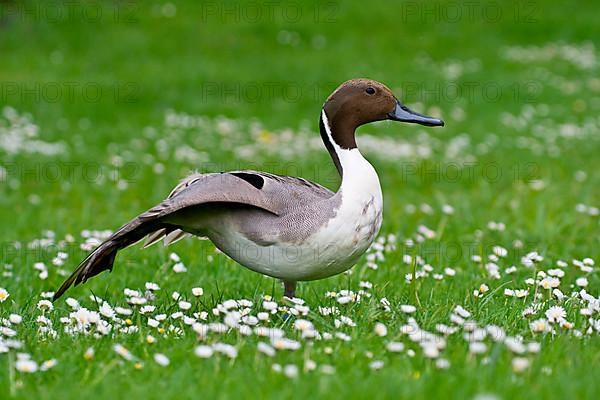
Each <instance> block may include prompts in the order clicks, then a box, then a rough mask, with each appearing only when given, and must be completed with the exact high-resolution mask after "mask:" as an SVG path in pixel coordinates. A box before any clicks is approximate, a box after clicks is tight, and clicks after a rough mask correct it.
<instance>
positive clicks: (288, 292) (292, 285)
mask: <svg viewBox="0 0 600 400" xmlns="http://www.w3.org/2000/svg"><path fill="white" fill-rule="evenodd" d="M283 287H284V291H283V295H284V296H285V297H288V298H290V299H291V298H293V297H295V296H296V282H295V281H283Z"/></svg>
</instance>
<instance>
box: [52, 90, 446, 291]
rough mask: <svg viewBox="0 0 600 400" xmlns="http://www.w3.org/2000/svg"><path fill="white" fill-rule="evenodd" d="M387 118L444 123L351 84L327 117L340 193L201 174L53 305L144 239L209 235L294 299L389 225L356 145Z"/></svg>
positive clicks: (78, 276) (325, 130) (262, 177)
mask: <svg viewBox="0 0 600 400" xmlns="http://www.w3.org/2000/svg"><path fill="white" fill-rule="evenodd" d="M381 120H392V121H400V122H409V123H417V124H421V125H426V126H443V125H444V122H443V121H442V120H440V119H437V118H432V117H427V116H425V115H421V114H418V113H416V112H414V111H412V110H410V109H408V108H407V107H406V106H404V105H403V104H402V103H400V101H398V99H396V97H395V96H394V95H393V93H392V92H391V91H390V89H388V88H387V87H386V86H385V85H383V84H381V83H379V82H376V81H373V80H368V79H353V80H350V81H347V82H345V83H343V84H342V85H341V86H340V87H339V88H337V89H336V90H335V91H334V92H333V93H332V94H331V96H329V98H328V99H327V101H326V102H325V104H324V106H323V109H322V110H321V115H320V119H319V127H320V131H321V138H322V139H323V142H324V144H325V147H326V148H327V150H328V151H329V153H330V155H331V158H332V160H333V162H334V164H335V166H336V168H337V170H338V172H339V174H340V176H341V185H340V187H339V189H338V191H337V192H336V193H333V192H331V191H330V190H328V189H326V188H324V187H323V186H321V185H318V184H316V183H313V182H310V181H308V180H306V179H303V178H299V177H292V176H279V175H274V174H268V173H265V172H259V171H234V172H222V173H209V174H200V173H197V174H193V175H191V176H188V177H187V178H185V179H184V180H183V181H182V182H181V183H179V185H177V186H176V187H175V189H173V191H172V192H171V194H170V195H169V196H168V197H167V199H165V200H164V201H162V202H161V203H159V204H158V205H156V206H155V207H152V208H151V209H149V210H148V211H146V212H144V213H142V214H140V215H138V216H137V217H135V218H134V219H133V220H131V221H129V222H128V223H126V224H125V225H123V226H122V227H121V228H119V229H118V230H117V231H116V232H115V233H114V234H113V235H112V236H110V237H109V238H108V239H107V240H106V241H104V242H103V243H102V244H100V246H98V247H97V248H96V249H95V250H94V251H92V253H90V254H89V255H88V256H87V257H86V258H85V259H84V260H83V261H82V262H81V264H80V265H79V267H78V268H77V270H75V272H74V273H73V274H72V275H71V276H70V277H69V278H68V279H67V280H66V281H65V282H64V283H63V284H62V286H61V287H60V288H59V289H58V291H57V292H56V294H55V295H54V299H57V298H59V297H60V296H61V295H62V294H63V293H64V292H65V291H66V290H67V289H68V288H69V287H70V286H71V285H72V284H75V285H77V284H79V283H82V282H86V281H87V280H88V279H89V278H91V277H93V276H95V275H97V274H99V273H100V272H102V271H105V270H112V268H113V263H114V261H115V256H116V255H117V252H118V251H119V250H121V249H123V248H125V247H127V246H130V245H132V244H135V243H137V242H138V241H140V240H141V239H143V238H144V237H147V240H146V246H149V245H150V244H153V243H155V242H157V241H159V240H160V239H163V238H164V241H165V244H169V243H172V242H174V241H175V240H177V239H179V238H181V237H183V236H186V235H188V234H191V235H197V236H202V237H208V238H209V239H210V240H211V241H212V242H213V243H214V244H215V246H216V247H217V248H219V249H220V250H221V251H222V252H223V253H225V254H227V255H228V256H229V257H231V258H232V259H234V260H235V261H237V262H238V263H240V264H241V265H243V266H245V267H247V268H249V269H251V270H253V271H256V272H259V273H261V274H264V275H268V276H271V277H274V278H278V279H281V280H282V281H283V282H284V287H285V291H284V295H285V296H288V297H293V296H294V295H295V289H296V282H298V281H310V280H315V279H321V278H326V277H329V276H332V275H336V274H339V273H341V272H343V271H345V270H347V269H348V268H350V267H352V266H353V265H354V264H355V263H356V261H357V260H358V258H359V257H360V256H361V255H362V254H363V253H364V252H365V251H366V250H367V248H368V247H369V245H370V244H371V243H372V242H373V240H374V239H375V236H376V235H377V233H378V232H379V228H380V227H381V220H382V209H383V197H382V193H381V186H380V184H379V178H378V176H377V172H375V169H374V168H373V166H372V165H371V164H370V163H369V162H368V161H367V160H366V159H365V158H364V157H363V156H362V154H361V153H360V151H359V150H358V148H357V146H356V141H355V130H356V128H357V127H359V126H361V125H364V124H367V123H369V122H374V121H381Z"/></svg>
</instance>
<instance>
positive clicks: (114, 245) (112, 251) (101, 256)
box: [53, 218, 162, 301]
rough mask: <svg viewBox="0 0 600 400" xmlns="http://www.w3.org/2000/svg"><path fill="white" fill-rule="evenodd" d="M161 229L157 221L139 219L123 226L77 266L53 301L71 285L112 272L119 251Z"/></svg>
mask: <svg viewBox="0 0 600 400" xmlns="http://www.w3.org/2000/svg"><path fill="white" fill-rule="evenodd" d="M161 228H162V226H161V224H160V223H159V222H158V221H152V220H150V221H142V220H140V218H135V219H134V220H132V221H130V222H129V223H127V224H126V225H123V226H122V227H121V228H120V229H119V230H118V231H117V232H115V233H114V234H113V235H112V236H111V237H109V238H108V239H107V240H106V241H105V242H103V243H102V244H101V245H100V246H98V247H97V248H96V249H95V250H94V251H92V252H91V253H90V254H89V255H88V256H87V257H86V258H85V259H84V260H83V261H82V262H81V264H79V266H78V267H77V269H76V270H75V272H73V274H71V276H69V278H68V279H67V280H66V281H65V282H64V283H63V284H62V285H61V286H60V288H59V289H58V290H57V291H56V293H55V294H54V297H53V301H54V300H56V299H58V298H59V297H60V296H62V295H63V294H64V293H65V291H66V290H67V289H68V288H69V287H71V286H72V285H78V284H80V283H84V282H86V281H87V280H88V279H89V278H91V277H94V276H96V275H98V274H99V273H100V272H102V271H106V270H111V271H112V268H113V264H114V262H115V257H116V255H117V252H118V251H119V250H121V249H123V248H125V247H127V246H129V245H131V244H133V243H136V242H137V241H139V240H140V239H142V238H143V237H144V236H146V235H147V234H148V233H150V232H154V231H155V230H157V229H161Z"/></svg>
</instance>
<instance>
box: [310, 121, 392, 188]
mask: <svg viewBox="0 0 600 400" xmlns="http://www.w3.org/2000/svg"><path fill="white" fill-rule="evenodd" d="M321 118H322V120H323V125H324V126H325V132H326V133H327V137H328V139H329V142H330V143H331V145H332V146H333V150H334V151H335V154H336V155H337V157H338V159H339V161H340V166H341V169H342V171H341V174H342V184H341V185H340V188H339V189H338V192H343V193H345V194H349V193H356V194H359V193H363V194H367V195H376V196H377V197H379V198H381V186H380V184H379V177H378V176H377V172H376V171H375V168H373V166H372V165H371V164H370V163H369V162H368V161H367V160H366V159H365V158H364V157H363V156H362V154H361V153H360V151H359V150H358V148H354V149H344V148H342V147H340V145H338V144H337V143H336V142H335V140H333V136H332V135H331V128H330V126H329V120H328V119H327V115H326V114H325V110H323V111H322V112H321Z"/></svg>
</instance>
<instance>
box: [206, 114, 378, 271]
mask: <svg viewBox="0 0 600 400" xmlns="http://www.w3.org/2000/svg"><path fill="white" fill-rule="evenodd" d="M322 118H323V122H324V125H325V129H326V131H327V134H328V135H329V137H330V139H331V131H330V129H329V125H328V121H327V116H326V115H325V113H324V112H323V114H322ZM330 141H331V143H332V145H333V146H334V150H335V153H336V155H337V156H338V159H339V161H340V165H341V167H342V171H343V173H342V184H341V186H340V189H339V190H338V192H337V193H336V194H335V197H337V199H334V200H339V201H332V202H331V204H336V205H337V208H336V209H335V210H334V211H335V215H334V216H333V217H332V218H331V219H329V221H327V222H326V223H325V224H324V225H323V226H322V227H320V228H319V229H318V230H317V231H316V232H314V233H313V234H312V235H310V236H309V237H308V238H307V239H306V240H304V241H303V242H302V243H295V244H293V245H291V244H286V243H274V244H272V245H268V246H257V245H256V243H254V242H252V241H250V240H249V239H248V238H246V237H245V236H244V235H241V234H239V233H238V232H235V231H231V232H227V233H225V234H224V235H222V236H221V239H222V240H223V246H222V247H225V248H230V249H234V251H232V252H229V253H228V254H229V256H230V257H232V258H233V259H235V260H237V261H238V262H239V263H240V264H242V265H244V266H246V267H248V268H250V269H252V270H254V271H257V272H260V273H262V274H265V275H270V276H273V277H276V278H280V279H284V280H291V281H298V280H313V279H320V278H325V277H328V276H332V275H335V274H339V273H340V272H343V271H345V270H347V269H348V268H350V267H352V266H353V265H354V264H355V263H356V261H358V258H359V257H360V256H361V255H362V254H363V253H364V252H365V251H366V250H367V248H368V247H369V246H370V245H371V243H372V242H373V240H374V239H375V237H376V236H377V233H378V232H379V228H380V227H381V221H382V210H383V197H382V194H381V186H380V184H379V177H378V176H377V173H376V172H375V169H374V168H373V166H372V165H371V164H370V163H369V162H368V161H367V160H366V159H365V158H364V157H363V156H362V154H360V152H359V151H358V149H356V148H354V149H343V148H341V147H340V146H339V145H338V144H337V143H335V141H333V140H332V139H331V140H330ZM213 241H215V240H214V239H213ZM225 242H227V243H225Z"/></svg>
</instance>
